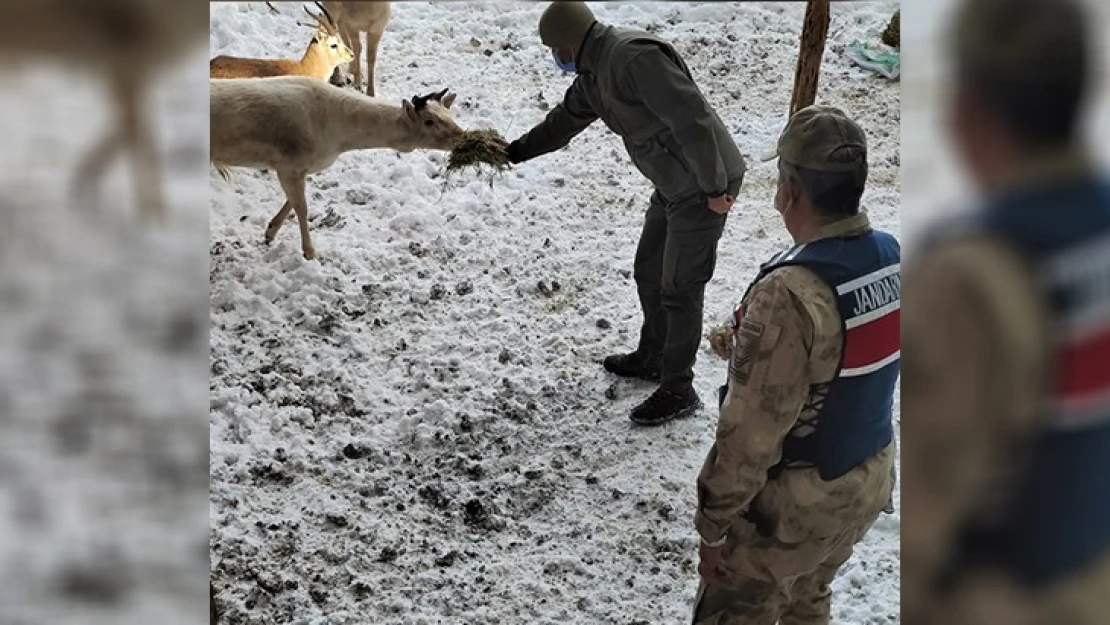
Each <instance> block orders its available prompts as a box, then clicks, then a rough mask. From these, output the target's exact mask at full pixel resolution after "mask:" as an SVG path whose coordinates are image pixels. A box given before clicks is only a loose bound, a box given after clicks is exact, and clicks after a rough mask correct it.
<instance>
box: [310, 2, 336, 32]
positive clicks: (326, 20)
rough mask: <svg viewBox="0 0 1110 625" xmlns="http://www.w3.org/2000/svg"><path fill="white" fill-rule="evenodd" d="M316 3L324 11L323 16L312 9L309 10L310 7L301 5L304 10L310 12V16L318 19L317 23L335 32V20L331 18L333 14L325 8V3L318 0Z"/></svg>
mask: <svg viewBox="0 0 1110 625" xmlns="http://www.w3.org/2000/svg"><path fill="white" fill-rule="evenodd" d="M314 4H315V5H316V6H317V7H319V9H320V10H321V11H323V12H324V16H323V17H321V16H319V15H317V14H315V13H313V12H312V11H309V10H308V7H301V8H303V9H304V12H305V13H308V14H309V16H310V17H312V19H314V20H316V23H317V24H319V25H320V26H321V27H323V28H324V30H326V31H328V32H335V31H336V28H335V22H334V21H333V20H332V19H331V14H329V13H328V10H327V9H325V8H324V5H322V4H320V3H319V2H316V3H314Z"/></svg>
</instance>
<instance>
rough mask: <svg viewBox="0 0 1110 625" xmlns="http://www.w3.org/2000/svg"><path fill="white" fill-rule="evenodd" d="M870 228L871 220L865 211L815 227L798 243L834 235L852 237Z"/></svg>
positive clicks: (810, 241) (828, 237) (811, 241)
mask: <svg viewBox="0 0 1110 625" xmlns="http://www.w3.org/2000/svg"><path fill="white" fill-rule="evenodd" d="M870 229H871V220H870V219H868V218H867V214H866V213H862V212H861V213H858V214H856V215H852V216H851V217H845V218H844V219H838V220H836V221H834V222H832V223H828V224H825V225H824V226H821V227H820V228H818V229H817V231H816V232H814V233H813V235H812V236H810V237H808V238H806V239H803V240H801V241H798V245H802V244H803V243H813V242H815V241H820V240H822V239H832V238H836V237H852V236H856V235H860V234H863V233H865V232H867V231H868V230H870Z"/></svg>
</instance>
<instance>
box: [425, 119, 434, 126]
mask: <svg viewBox="0 0 1110 625" xmlns="http://www.w3.org/2000/svg"><path fill="white" fill-rule="evenodd" d="M433 123H434V122H433V121H432V120H430V119H425V120H424V125H425V126H431V125H432V124H433Z"/></svg>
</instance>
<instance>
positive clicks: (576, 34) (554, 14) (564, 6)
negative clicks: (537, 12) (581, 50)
mask: <svg viewBox="0 0 1110 625" xmlns="http://www.w3.org/2000/svg"><path fill="white" fill-rule="evenodd" d="M595 21H597V18H595V17H594V13H593V11H591V10H590V7H588V6H586V3H585V2H552V3H551V5H550V6H548V7H547V9H546V10H545V11H544V12H543V15H542V16H541V17H540V41H542V42H543V45H545V46H547V47H549V48H556V49H559V50H570V49H571V48H577V47H578V46H579V44H581V43H582V38H583V37H585V36H586V31H588V30H590V26H592V25H593V23H594V22H595Z"/></svg>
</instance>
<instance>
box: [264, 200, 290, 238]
mask: <svg viewBox="0 0 1110 625" xmlns="http://www.w3.org/2000/svg"><path fill="white" fill-rule="evenodd" d="M292 210H293V205H292V204H290V203H289V200H285V203H284V204H282V205H281V210H279V211H278V212H277V214H276V215H274V218H273V219H271V220H270V223H269V224H268V225H267V226H266V245H269V244H271V243H273V242H274V237H276V236H277V233H278V231H279V230H281V227H282V226H284V225H285V222H286V220H288V219H289V213H290V212H291V211H292Z"/></svg>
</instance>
